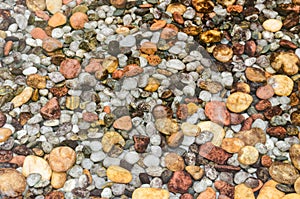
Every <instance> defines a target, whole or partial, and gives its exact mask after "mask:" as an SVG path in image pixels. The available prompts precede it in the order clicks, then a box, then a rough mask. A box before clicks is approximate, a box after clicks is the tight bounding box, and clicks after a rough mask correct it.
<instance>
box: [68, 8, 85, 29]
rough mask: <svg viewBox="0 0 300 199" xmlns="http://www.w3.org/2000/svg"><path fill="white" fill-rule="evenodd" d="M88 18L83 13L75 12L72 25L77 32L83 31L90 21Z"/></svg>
mask: <svg viewBox="0 0 300 199" xmlns="http://www.w3.org/2000/svg"><path fill="white" fill-rule="evenodd" d="M88 20H89V19H88V16H87V15H86V14H84V13H82V12H75V13H74V14H73V15H72V16H71V18H70V24H71V26H72V28H74V29H75V30H80V29H83V27H84V24H85V23H86V22H87V21H88Z"/></svg>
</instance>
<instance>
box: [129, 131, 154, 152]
mask: <svg viewBox="0 0 300 199" xmlns="http://www.w3.org/2000/svg"><path fill="white" fill-rule="evenodd" d="M133 141H134V149H135V151H136V152H138V153H144V152H146V149H147V147H148V144H149V142H150V138H149V137H147V136H144V135H135V136H133Z"/></svg>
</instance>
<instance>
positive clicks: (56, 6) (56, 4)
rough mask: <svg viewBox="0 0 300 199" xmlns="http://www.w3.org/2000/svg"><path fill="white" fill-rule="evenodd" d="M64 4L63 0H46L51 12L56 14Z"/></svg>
mask: <svg viewBox="0 0 300 199" xmlns="http://www.w3.org/2000/svg"><path fill="white" fill-rule="evenodd" d="M61 6H62V0H46V7H47V10H48V11H49V12H51V13H52V14H55V13H56V12H58V11H60V9H61Z"/></svg>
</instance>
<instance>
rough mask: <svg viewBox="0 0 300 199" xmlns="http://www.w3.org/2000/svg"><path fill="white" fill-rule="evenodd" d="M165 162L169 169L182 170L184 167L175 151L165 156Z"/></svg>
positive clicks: (181, 159) (182, 161)
mask: <svg viewBox="0 0 300 199" xmlns="http://www.w3.org/2000/svg"><path fill="white" fill-rule="evenodd" d="M165 164H166V167H167V168H168V169H169V170H171V171H182V170H183V169H184V160H183V158H182V157H181V156H179V155H178V154H176V153H168V154H167V155H166V156H165Z"/></svg>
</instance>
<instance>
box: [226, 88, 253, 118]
mask: <svg viewBox="0 0 300 199" xmlns="http://www.w3.org/2000/svg"><path fill="white" fill-rule="evenodd" d="M252 101H253V98H252V96H251V95H249V94H247V93H242V92H235V93H232V94H231V95H229V96H228V98H227V101H226V106H227V108H228V109H229V110H230V111H232V112H234V113H240V112H243V111H245V110H246V109H247V108H248V107H249V106H250V104H251V103H252Z"/></svg>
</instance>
